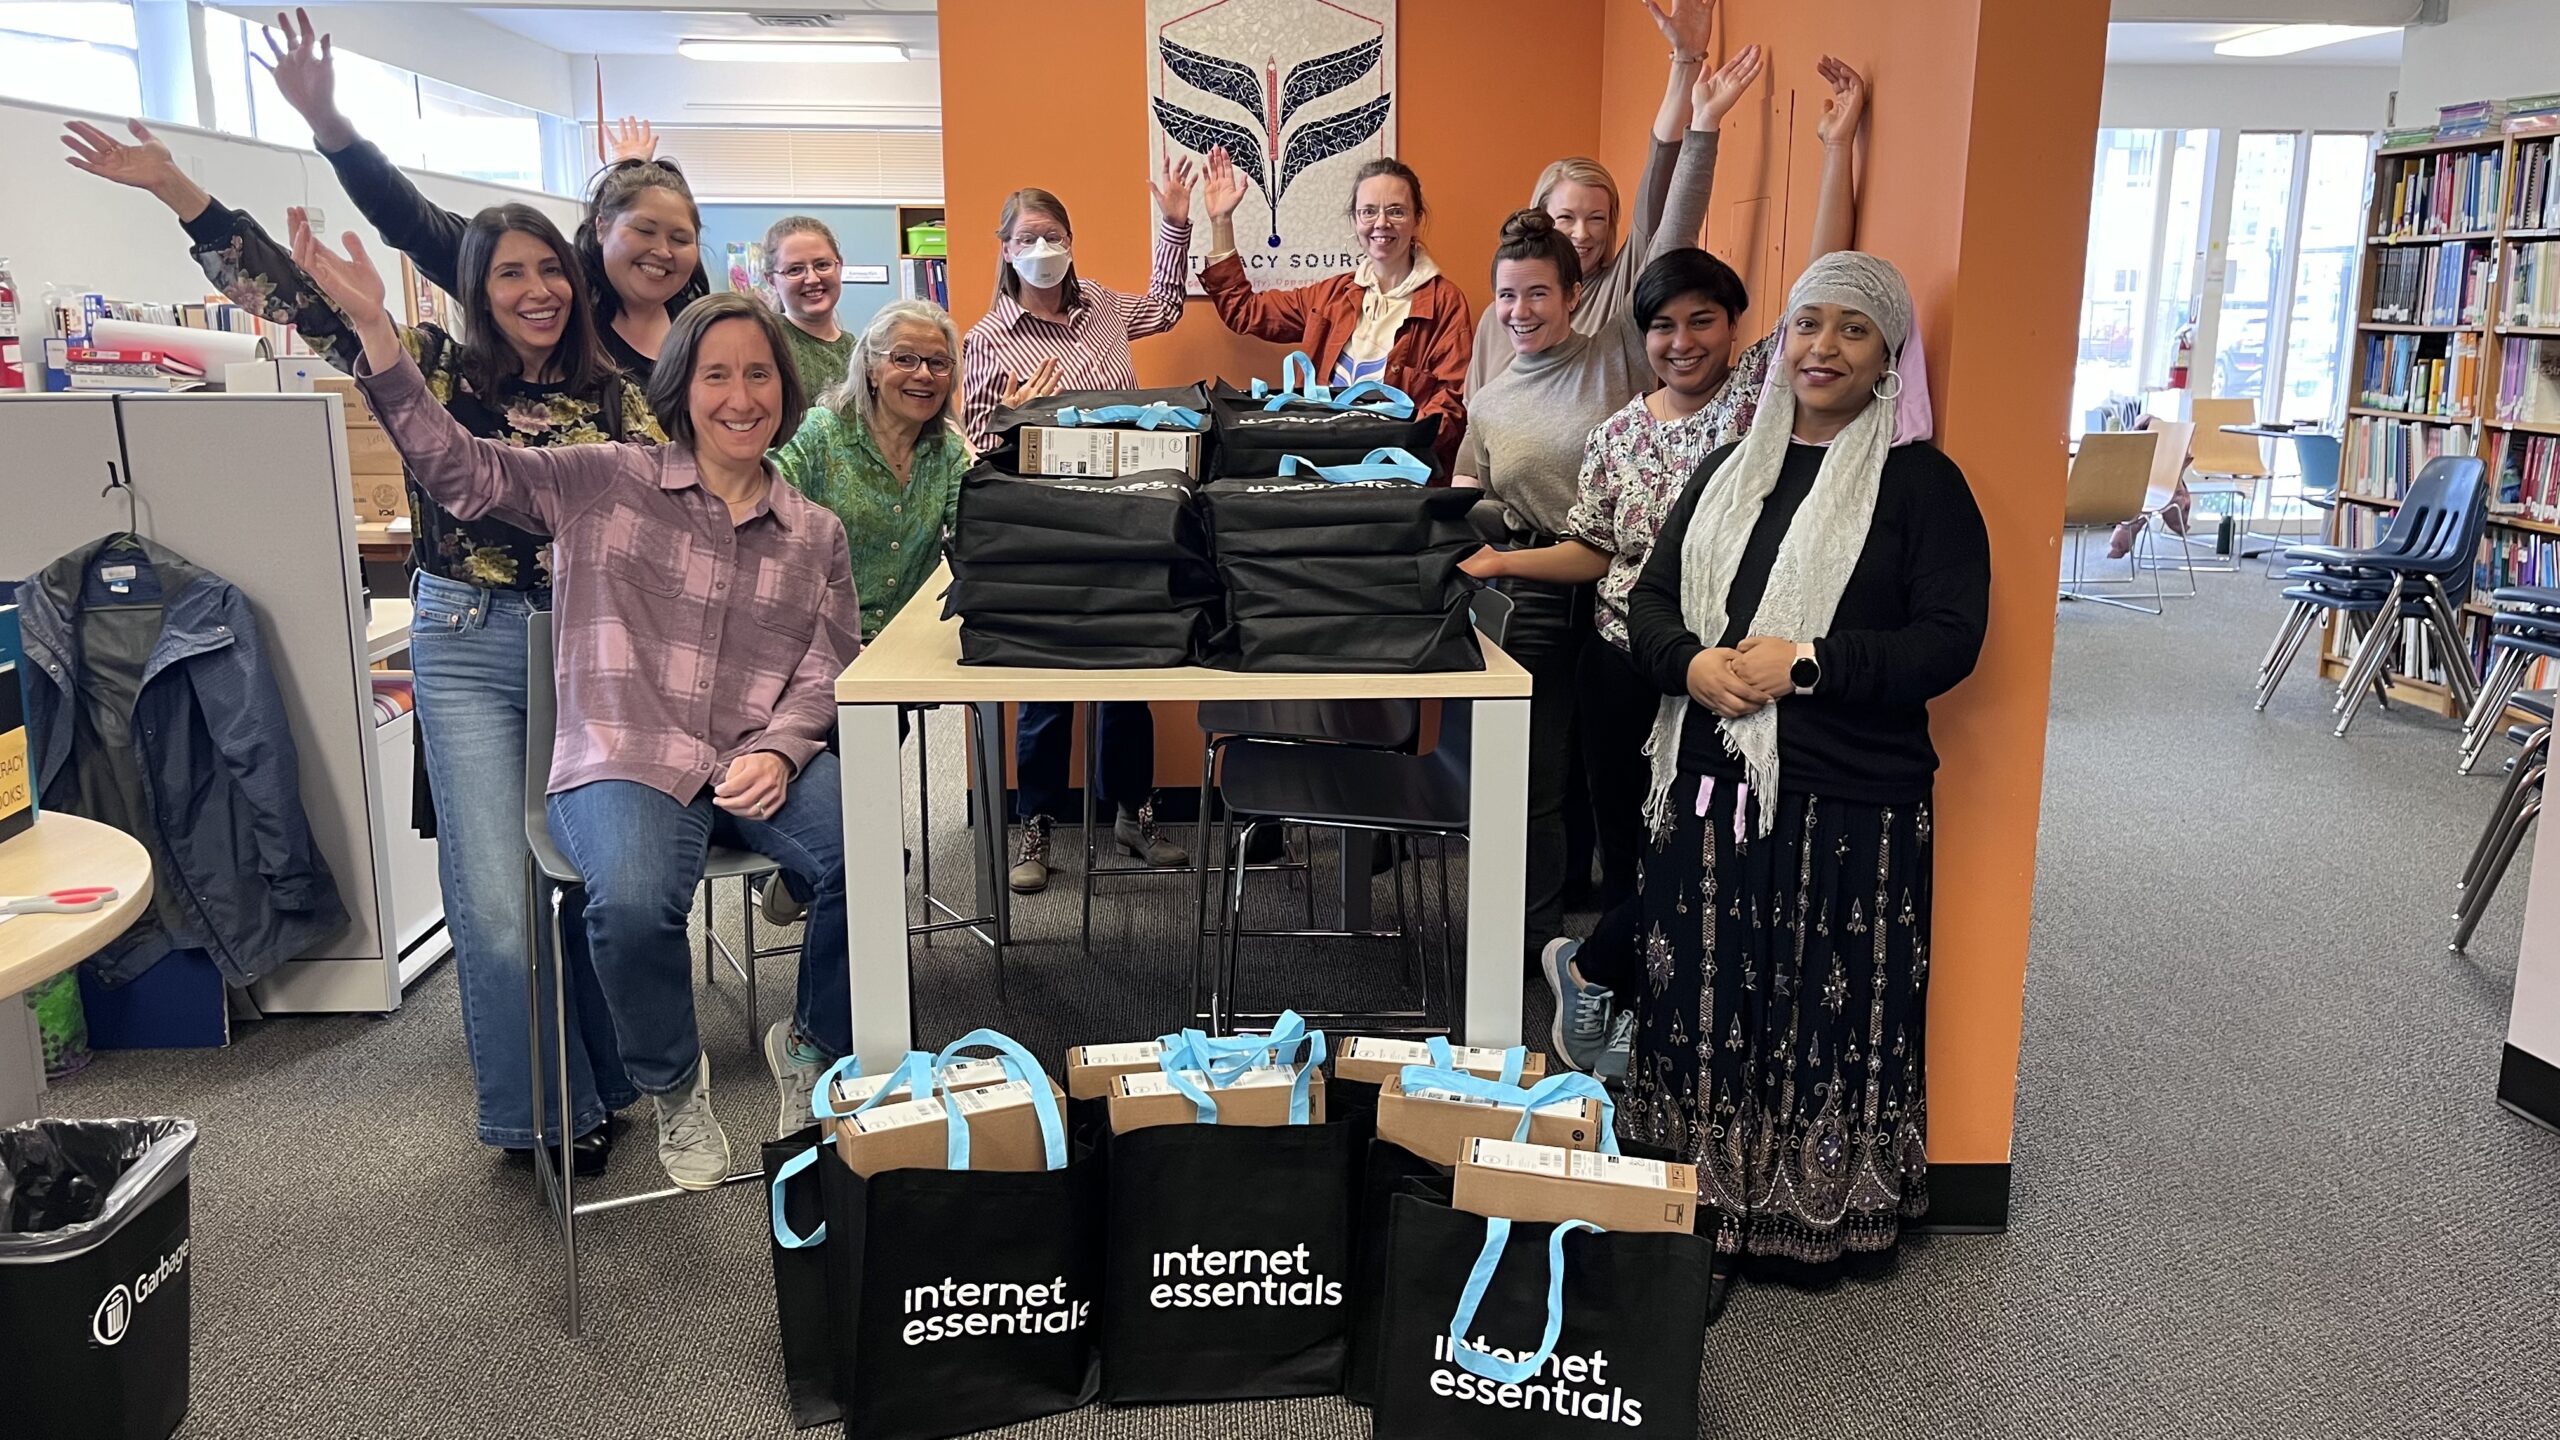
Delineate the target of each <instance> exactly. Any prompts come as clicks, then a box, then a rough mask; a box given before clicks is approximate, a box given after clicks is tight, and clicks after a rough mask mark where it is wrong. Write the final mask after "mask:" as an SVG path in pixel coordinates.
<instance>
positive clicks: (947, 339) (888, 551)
mask: <svg viewBox="0 0 2560 1440" xmlns="http://www.w3.org/2000/svg"><path fill="white" fill-rule="evenodd" d="M959 357H960V332H959V330H958V328H957V327H955V326H954V325H953V324H952V323H951V317H950V315H949V314H947V313H945V312H944V310H943V309H942V307H941V306H939V305H935V304H932V303H930V302H928V301H923V300H894V301H891V302H890V303H889V304H887V305H884V306H882V307H881V308H880V313H878V314H877V315H874V316H872V317H871V323H870V324H869V325H868V326H865V327H864V329H863V332H862V337H861V339H859V340H858V341H856V342H855V344H854V347H853V355H852V358H851V360H850V361H849V363H848V365H847V367H846V373H845V382H844V383H843V384H842V385H839V386H837V387H836V388H835V389H833V390H830V391H828V392H827V393H826V394H824V395H821V396H819V397H818V403H817V404H816V405H815V406H813V407H811V408H810V411H809V415H808V418H807V419H806V420H805V421H803V422H802V423H801V426H800V430H799V433H797V434H795V435H793V436H792V437H791V439H790V440H789V441H788V442H786V443H785V444H784V445H783V446H782V448H781V449H779V450H776V451H774V452H773V460H774V463H775V464H776V465H778V466H780V467H781V469H782V473H783V476H784V478H786V479H788V480H790V482H791V483H792V484H794V485H797V486H799V487H800V491H801V493H802V494H804V495H807V496H808V497H809V498H810V499H812V500H815V501H817V502H818V503H819V504H821V505H824V506H826V507H827V508H828V509H830V510H833V511H834V512H836V515H837V517H838V518H840V519H842V520H843V521H844V534H845V540H846V541H847V543H849V544H850V545H851V546H852V547H853V581H854V588H855V590H856V591H857V592H858V593H859V594H860V595H861V596H862V639H863V642H864V643H865V644H868V643H869V642H870V641H871V640H872V639H873V638H875V637H876V636H878V635H879V633H880V627H882V626H884V625H886V624H888V623H889V620H890V618H891V617H892V616H895V615H896V614H897V613H898V610H899V608H900V607H901V606H903V605H905V604H906V603H907V601H908V600H909V599H911V598H913V596H914V595H915V593H916V592H917V591H918V590H920V589H922V588H923V586H924V583H925V581H926V580H927V579H929V578H931V577H932V575H933V572H934V569H935V567H937V566H939V565H940V564H941V563H942V545H943V540H944V538H945V537H946V536H947V535H949V533H950V531H951V526H952V522H953V521H954V520H955V519H956V518H957V516H958V514H959V506H960V475H961V472H962V471H964V470H967V469H968V468H969V442H968V440H967V439H966V438H964V437H963V435H962V434H961V430H960V401H959V390H960V387H959V384H958V382H957V380H956V378H955V375H954V369H955V367H956V366H957V365H958V364H959Z"/></svg>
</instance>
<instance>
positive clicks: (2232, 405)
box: [2187, 399, 2268, 571]
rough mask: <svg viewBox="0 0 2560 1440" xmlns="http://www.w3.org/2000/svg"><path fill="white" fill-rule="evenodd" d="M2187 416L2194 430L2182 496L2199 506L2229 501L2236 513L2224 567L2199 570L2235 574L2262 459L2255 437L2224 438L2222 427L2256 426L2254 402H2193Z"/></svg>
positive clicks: (2261, 478)
mask: <svg viewBox="0 0 2560 1440" xmlns="http://www.w3.org/2000/svg"><path fill="white" fill-rule="evenodd" d="M2189 414H2190V417H2191V419H2192V421H2193V423H2194V425H2195V467H2194V476H2195V478H2193V479H2191V480H2189V481H2188V482H2187V493H2189V494H2191V495H2193V496H2195V497H2196V498H2197V499H2198V500H2202V499H2204V498H2205V497H2206V496H2208V495H2221V496H2226V497H2229V498H2230V499H2232V500H2233V501H2234V502H2235V505H2234V509H2235V510H2236V511H2237V515H2236V518H2235V519H2234V520H2233V522H2232V527H2231V553H2230V554H2229V555H2228V556H2224V557H2222V558H2223V559H2224V560H2225V561H2226V562H2227V563H2224V564H2218V565H2206V566H2202V567H2199V568H2202V569H2207V570H2224V571H2237V570H2238V569H2239V568H2240V552H2241V551H2242V550H2244V549H2246V548H2248V547H2247V546H2246V545H2245V544H2244V543H2243V542H2244V541H2245V540H2246V539H2247V538H2248V533H2249V521H2250V519H2251V518H2252V517H2254V516H2255V515H2256V514H2257V513H2258V497H2259V494H2260V493H2261V492H2262V491H2263V490H2264V489H2265V488H2266V484H2267V478H2268V476H2267V457H2266V456H2265V454H2264V453H2263V452H2262V451H2261V450H2260V449H2259V445H2258V437H2256V436H2254V435H2231V434H2226V433H2225V432H2224V431H2223V428H2222V427H2223V426H2225V425H2255V424H2257V423H2258V402H2257V401H2255V400H2214V399H2200V400H2197V401H2195V402H2193V404H2192V406H2191V407H2190V411H2189ZM2192 543H2193V542H2192V541H2190V544H2192Z"/></svg>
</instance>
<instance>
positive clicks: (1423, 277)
mask: <svg viewBox="0 0 2560 1440" xmlns="http://www.w3.org/2000/svg"><path fill="white" fill-rule="evenodd" d="M1246 183H1247V182H1246V180H1245V177H1244V174H1243V172H1242V171H1239V170H1238V169H1236V167H1235V166H1234V164H1233V163H1231V162H1230V161H1229V160H1228V158H1227V152H1226V151H1225V149H1223V148H1220V149H1215V150H1211V151H1210V152H1209V170H1208V176H1207V178H1206V179H1205V180H1204V181H1203V182H1202V183H1201V187H1200V198H1201V201H1202V203H1203V204H1204V205H1206V206H1207V208H1208V211H1209V263H1208V267H1207V268H1206V269H1204V270H1202V271H1201V272H1200V288H1201V289H1203V290H1206V291H1208V292H1209V300H1210V303H1212V304H1214V305H1216V306H1217V307H1218V318H1219V319H1221V320H1224V321H1225V322H1227V328H1228V329H1230V330H1233V331H1235V332H1237V333H1238V334H1241V335H1252V336H1255V337H1257V338H1260V339H1264V340H1276V341H1278V342H1280V343H1281V344H1284V345H1296V346H1299V347H1301V348H1303V349H1304V350H1305V351H1306V352H1307V354H1308V356H1309V357H1310V358H1311V359H1313V360H1314V361H1315V364H1316V373H1317V374H1318V375H1321V376H1323V377H1325V381H1326V383H1328V384H1330V385H1332V386H1334V387H1335V388H1336V389H1339V388H1341V387H1343V386H1346V385H1350V384H1353V383H1354V382H1357V381H1361V380H1383V381H1385V382H1386V383H1387V384H1389V385H1392V386H1394V387H1395V388H1396V389H1398V390H1401V391H1403V392H1404V393H1406V394H1407V395H1410V396H1412V397H1413V404H1414V413H1415V414H1416V415H1437V416H1439V417H1440V433H1439V436H1438V439H1437V440H1436V441H1435V448H1436V449H1437V450H1438V451H1439V459H1440V468H1441V469H1442V471H1443V472H1446V471H1447V469H1448V468H1449V464H1450V462H1451V461H1452V460H1453V459H1455V458H1456V456H1457V453H1458V441H1459V439H1460V437H1461V436H1463V435H1464V434H1465V433H1466V428H1467V407H1466V384H1467V365H1468V363H1469V361H1470V360H1472V359H1473V357H1474V355H1475V317H1474V315H1473V314H1472V313H1470V312H1469V310H1468V309H1467V297H1466V296H1465V295H1464V294H1463V293H1461V292H1460V291H1459V289H1458V287H1457V286H1456V285H1455V284H1453V283H1452V282H1451V281H1450V280H1449V279H1448V278H1447V277H1445V276H1443V275H1442V274H1441V273H1440V267H1439V266H1438V265H1435V264H1433V263H1432V260H1431V256H1430V254H1429V253H1428V252H1426V251H1425V250H1424V249H1423V248H1422V245H1421V243H1420V241H1419V240H1417V239H1416V238H1415V237H1416V236H1417V235H1418V234H1419V232H1420V231H1421V229H1422V219H1423V216H1424V215H1425V214H1426V213H1427V212H1426V211H1425V209H1424V208H1423V203H1422V181H1421V179H1420V178H1419V177H1417V176H1416V175H1415V174H1414V173H1413V170H1412V169H1411V167H1409V166H1407V165H1406V164H1405V163H1404V162H1403V161H1401V160H1396V159H1392V158H1381V159H1377V160H1372V161H1370V162H1369V163H1368V164H1366V165H1363V166H1361V167H1360V172H1359V174H1358V175H1357V176H1355V177H1354V178H1353V181H1352V188H1351V206H1350V214H1351V223H1352V226H1353V229H1354V231H1355V233H1357V235H1358V236H1359V239H1360V248H1361V256H1360V265H1359V268H1357V269H1355V270H1353V271H1352V272H1351V273H1350V274H1348V275H1335V276H1332V277H1330V278H1327V279H1323V280H1319V281H1317V282H1316V283H1314V284H1312V285H1302V286H1299V287H1297V288H1295V289H1289V290H1256V289H1254V288H1253V282H1252V281H1251V280H1249V279H1247V278H1246V276H1245V268H1244V260H1243V258H1242V257H1241V256H1239V255H1238V254H1237V253H1236V227H1235V213H1236V206H1238V205H1240V204H1242V203H1243V202H1244V192H1245V186H1246Z"/></svg>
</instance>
